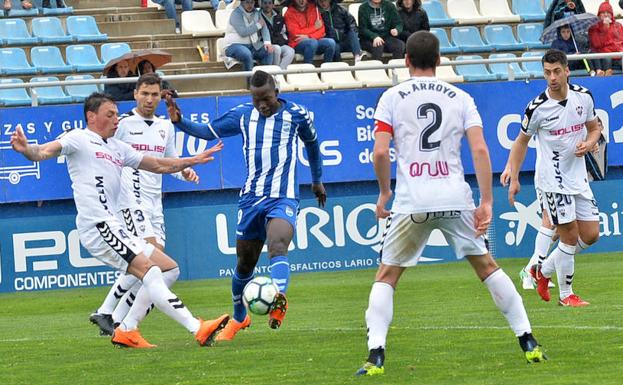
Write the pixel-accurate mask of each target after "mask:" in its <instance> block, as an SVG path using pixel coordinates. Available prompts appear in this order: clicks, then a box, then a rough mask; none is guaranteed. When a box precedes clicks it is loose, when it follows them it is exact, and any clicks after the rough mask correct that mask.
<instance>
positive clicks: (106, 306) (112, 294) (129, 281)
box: [97, 274, 138, 314]
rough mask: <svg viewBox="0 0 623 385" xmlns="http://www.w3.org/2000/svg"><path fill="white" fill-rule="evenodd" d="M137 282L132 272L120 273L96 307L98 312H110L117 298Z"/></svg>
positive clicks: (117, 300)
mask: <svg viewBox="0 0 623 385" xmlns="http://www.w3.org/2000/svg"><path fill="white" fill-rule="evenodd" d="M136 282H138V278H136V277H135V276H133V275H132V274H121V275H119V277H117V280H116V281H115V283H114V284H113V285H112V287H111V288H110V290H109V291H108V294H107V295H106V298H105V299H104V302H103V303H102V305H101V306H100V307H99V309H97V313H98V314H112V313H113V311H114V310H115V306H117V304H118V303H119V300H120V299H121V297H123V295H124V294H125V293H126V292H127V291H128V290H130V288H132V286H134V284H135V283H136Z"/></svg>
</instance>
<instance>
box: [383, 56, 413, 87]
mask: <svg viewBox="0 0 623 385" xmlns="http://www.w3.org/2000/svg"><path fill="white" fill-rule="evenodd" d="M387 64H390V65H399V66H400V67H398V68H392V69H389V70H387V71H388V73H389V77H390V78H391V79H392V83H393V84H398V83H402V82H404V81H405V80H407V79H410V78H411V74H410V73H409V69H408V68H407V66H406V64H405V59H391V60H390V61H388V62H387Z"/></svg>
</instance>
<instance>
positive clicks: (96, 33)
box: [67, 16, 108, 42]
mask: <svg viewBox="0 0 623 385" xmlns="http://www.w3.org/2000/svg"><path fill="white" fill-rule="evenodd" d="M67 33H68V34H70V35H72V36H73V37H74V39H75V40H76V41H79V42H83V41H106V40H108V35H106V34H105V33H101V32H100V30H99V29H98V28H97V23H96V22H95V18H93V16H69V17H68V18H67Z"/></svg>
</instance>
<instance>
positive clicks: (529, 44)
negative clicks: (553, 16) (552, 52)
mask: <svg viewBox="0 0 623 385" xmlns="http://www.w3.org/2000/svg"><path fill="white" fill-rule="evenodd" d="M542 34H543V24H542V23H526V24H519V25H517V38H518V39H519V42H520V43H523V44H524V45H525V46H526V48H528V49H534V48H536V49H547V48H549V47H550V45H549V44H543V43H541V40H539V39H540V38H541V35H542Z"/></svg>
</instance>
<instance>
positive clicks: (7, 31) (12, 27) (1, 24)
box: [0, 19, 39, 45]
mask: <svg viewBox="0 0 623 385" xmlns="http://www.w3.org/2000/svg"><path fill="white" fill-rule="evenodd" d="M0 41H2V44H6V45H30V44H35V43H38V42H39V39H38V38H36V37H32V36H30V32H28V27H26V23H25V22H24V20H22V19H0Z"/></svg>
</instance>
